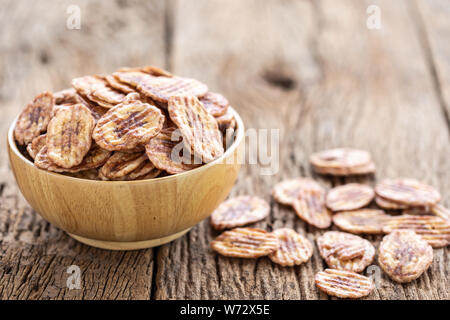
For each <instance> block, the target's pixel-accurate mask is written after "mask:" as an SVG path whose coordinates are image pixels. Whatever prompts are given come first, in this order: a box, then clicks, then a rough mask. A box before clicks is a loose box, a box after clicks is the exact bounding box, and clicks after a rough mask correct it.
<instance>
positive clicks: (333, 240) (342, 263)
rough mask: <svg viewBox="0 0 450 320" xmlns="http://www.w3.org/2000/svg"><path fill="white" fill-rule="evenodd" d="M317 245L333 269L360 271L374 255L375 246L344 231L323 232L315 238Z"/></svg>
mask: <svg viewBox="0 0 450 320" xmlns="http://www.w3.org/2000/svg"><path fill="white" fill-rule="evenodd" d="M317 246H318V247H319V252H320V255H321V256H322V258H323V259H324V260H325V261H326V263H327V265H328V266H329V267H330V268H333V269H340V270H348V271H353V272H362V271H364V269H365V268H366V267H367V266H368V265H370V264H371V263H372V261H373V259H374V257H375V248H374V247H373V245H372V244H371V243H370V242H369V241H367V240H365V239H363V238H361V237H358V236H355V235H353V234H349V233H345V232H339V231H328V232H325V233H324V234H323V235H322V236H321V237H319V238H318V239H317Z"/></svg>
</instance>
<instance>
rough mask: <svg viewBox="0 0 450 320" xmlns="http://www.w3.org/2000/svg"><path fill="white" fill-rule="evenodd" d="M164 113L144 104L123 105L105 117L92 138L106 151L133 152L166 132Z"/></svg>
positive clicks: (98, 123) (134, 102) (100, 120)
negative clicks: (163, 129) (161, 131)
mask: <svg viewBox="0 0 450 320" xmlns="http://www.w3.org/2000/svg"><path fill="white" fill-rule="evenodd" d="M163 123H164V115H163V114H162V112H161V110H160V109H158V108H156V107H154V106H151V105H149V104H147V103H142V102H140V101H132V102H130V103H123V104H119V105H117V106H115V107H113V108H111V109H110V110H109V111H108V112H107V113H105V114H104V115H103V117H101V118H100V119H99V120H98V122H97V125H96V126H95V129H94V132H93V134H92V138H93V139H94V140H95V141H96V142H97V143H98V145H99V146H101V147H102V148H103V149H106V150H110V151H116V150H117V151H120V150H130V149H134V148H136V147H137V146H139V145H145V144H147V143H148V142H149V141H150V139H151V138H153V137H154V136H156V135H157V134H158V133H159V131H160V130H161V129H162V126H163Z"/></svg>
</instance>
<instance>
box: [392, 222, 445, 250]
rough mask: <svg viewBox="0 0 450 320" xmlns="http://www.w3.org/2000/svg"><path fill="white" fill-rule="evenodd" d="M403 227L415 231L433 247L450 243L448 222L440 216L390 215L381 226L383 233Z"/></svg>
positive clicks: (402, 228)
mask: <svg viewBox="0 0 450 320" xmlns="http://www.w3.org/2000/svg"><path fill="white" fill-rule="evenodd" d="M405 229H407V230H413V231H415V232H416V233H417V234H418V235H420V236H421V237H422V238H423V239H424V240H426V241H427V242H428V243H429V244H430V245H431V246H432V247H434V248H440V247H445V246H447V245H449V244H450V222H449V221H447V220H445V219H442V218H440V217H437V216H412V215H406V214H403V215H400V216H393V217H391V218H390V219H389V220H388V221H387V222H386V223H385V225H384V226H383V232H384V233H391V232H392V231H394V230H405Z"/></svg>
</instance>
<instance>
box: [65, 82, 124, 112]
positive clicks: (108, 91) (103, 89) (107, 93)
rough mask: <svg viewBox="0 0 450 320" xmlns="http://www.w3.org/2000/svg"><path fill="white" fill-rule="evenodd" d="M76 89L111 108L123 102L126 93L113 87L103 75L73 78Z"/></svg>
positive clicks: (90, 98)
mask: <svg viewBox="0 0 450 320" xmlns="http://www.w3.org/2000/svg"><path fill="white" fill-rule="evenodd" d="M72 86H73V87H74V88H75V90H76V91H77V92H78V93H79V94H80V95H82V96H83V97H86V98H87V99H89V100H91V101H93V102H95V103H97V104H98V105H100V106H101V107H104V108H111V107H113V106H115V105H117V104H119V103H122V102H123V99H124V98H125V95H124V94H123V93H122V92H119V91H117V90H116V89H114V88H113V87H111V86H110V85H109V84H108V82H107V81H106V80H105V77H102V76H84V77H80V78H75V79H73V80H72Z"/></svg>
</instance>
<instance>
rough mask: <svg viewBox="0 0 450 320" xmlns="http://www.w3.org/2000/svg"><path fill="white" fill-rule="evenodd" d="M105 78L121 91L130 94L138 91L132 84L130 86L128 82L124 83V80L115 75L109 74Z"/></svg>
mask: <svg viewBox="0 0 450 320" xmlns="http://www.w3.org/2000/svg"><path fill="white" fill-rule="evenodd" d="M105 80H106V82H108V84H109V85H110V86H111V87H112V88H114V89H116V90H117V91H120V92H122V93H125V94H129V93H133V92H136V90H134V89H133V88H132V87H131V86H129V85H128V84H126V83H122V82H120V81H118V80H117V79H116V78H115V77H114V76H112V75H107V76H106V77H105Z"/></svg>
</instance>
